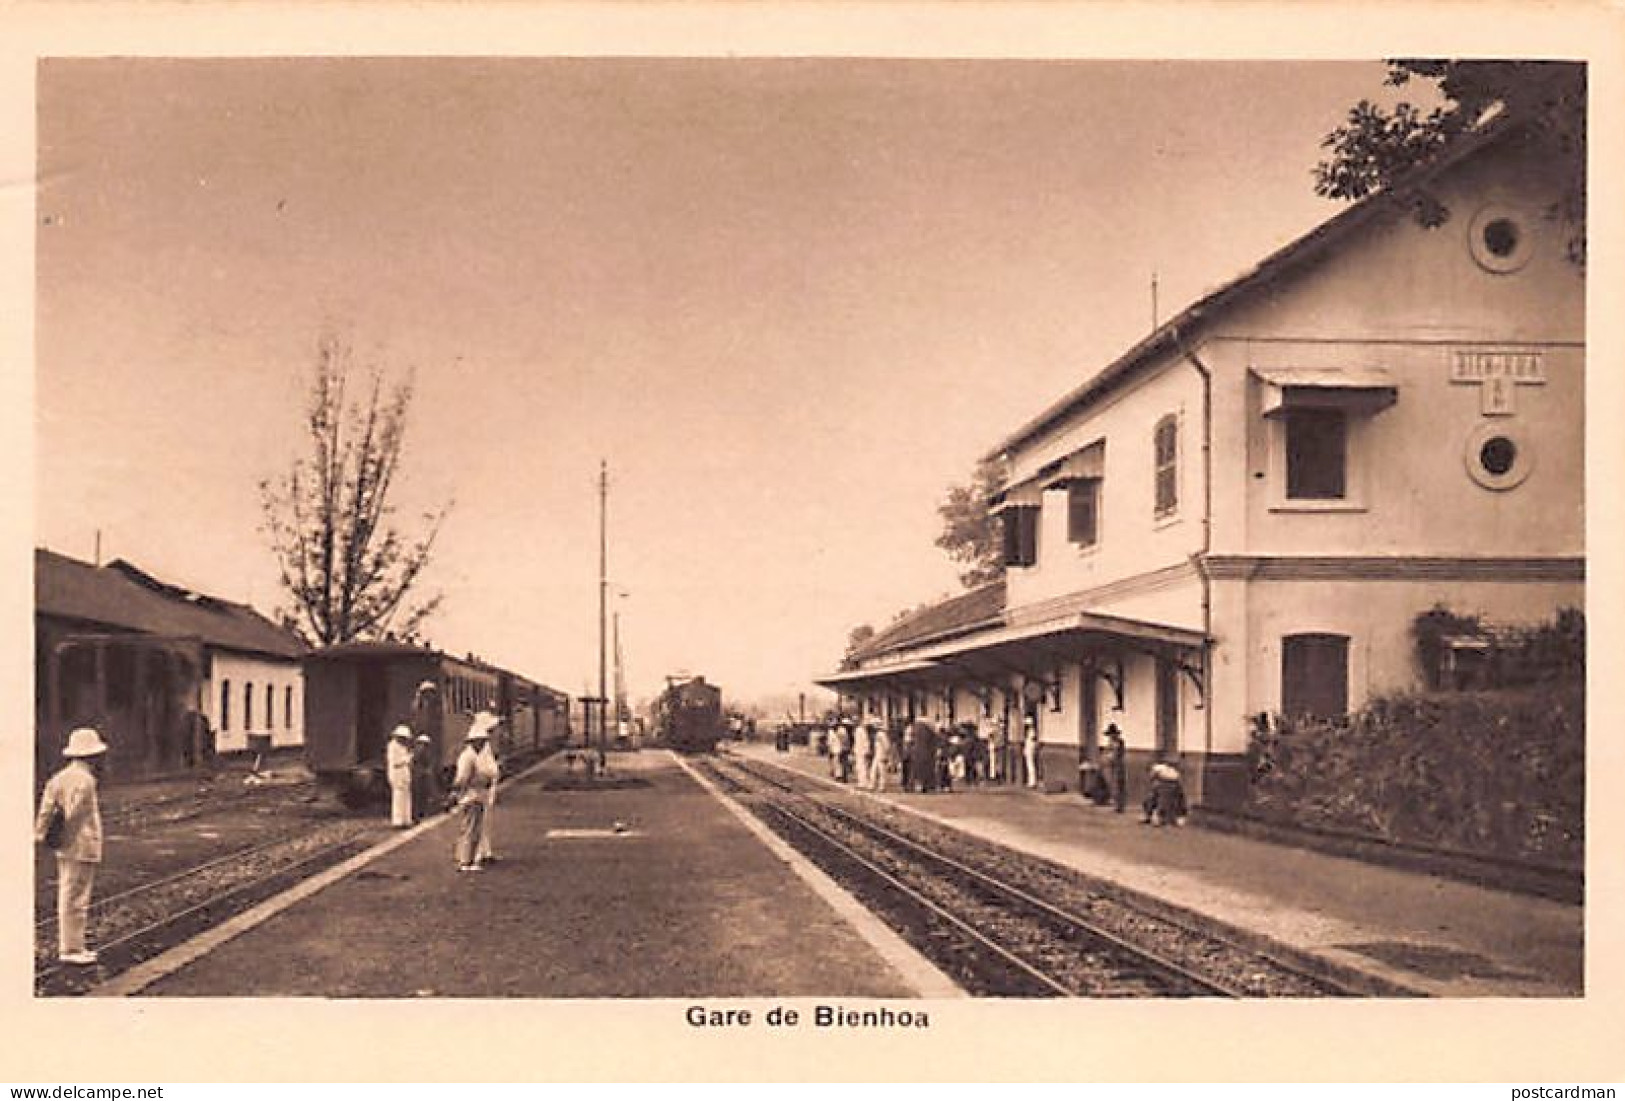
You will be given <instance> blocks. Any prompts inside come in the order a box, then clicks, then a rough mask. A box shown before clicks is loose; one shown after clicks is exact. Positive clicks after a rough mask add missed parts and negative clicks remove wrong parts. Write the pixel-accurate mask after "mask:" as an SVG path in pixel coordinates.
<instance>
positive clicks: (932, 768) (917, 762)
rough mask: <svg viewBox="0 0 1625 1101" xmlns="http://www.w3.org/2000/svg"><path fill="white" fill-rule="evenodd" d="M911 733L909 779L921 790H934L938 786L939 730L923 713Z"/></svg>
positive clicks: (911, 728) (910, 730)
mask: <svg viewBox="0 0 1625 1101" xmlns="http://www.w3.org/2000/svg"><path fill="white" fill-rule="evenodd" d="M909 735H910V737H911V739H912V741H911V743H910V746H909V761H908V771H909V779H910V781H911V783H912V785H913V786H914V787H915V788H917V789H918V790H919V791H922V792H926V791H934V790H936V786H937V732H936V731H935V730H934V729H932V727H931V724H930V723H929V722H927V721H926V719H925V716H924V715H921V716H920V717H919V718H917V719H915V720H914V725H913V726H911V727H909Z"/></svg>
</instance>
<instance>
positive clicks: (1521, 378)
mask: <svg viewBox="0 0 1625 1101" xmlns="http://www.w3.org/2000/svg"><path fill="white" fill-rule="evenodd" d="M1450 381H1451V382H1459V383H1476V384H1477V385H1478V388H1479V398H1480V402H1481V406H1480V410H1481V412H1482V413H1483V414H1484V415H1485V416H1487V417H1506V416H1511V415H1512V414H1513V413H1514V412H1516V411H1517V410H1516V408H1515V405H1514V400H1513V399H1514V398H1515V397H1516V395H1517V388H1518V387H1519V386H1540V385H1543V384H1544V383H1545V382H1546V368H1545V365H1544V364H1543V363H1542V362H1541V356H1540V353H1539V352H1526V351H1495V350H1489V349H1471V350H1469V349H1465V348H1457V349H1455V350H1454V351H1452V352H1451V354H1450Z"/></svg>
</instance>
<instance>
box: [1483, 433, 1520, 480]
mask: <svg viewBox="0 0 1625 1101" xmlns="http://www.w3.org/2000/svg"><path fill="white" fill-rule="evenodd" d="M1517 458H1518V445H1517V444H1515V443H1513V442H1512V441H1511V440H1509V439H1507V438H1506V437H1505V436H1496V437H1495V438H1494V439H1493V440H1489V441H1487V442H1486V443H1485V444H1484V446H1483V447H1481V448H1479V449H1478V461H1479V462H1480V463H1481V464H1483V466H1484V469H1485V470H1487V471H1489V472H1490V473H1491V474H1497V475H1499V474H1505V473H1506V472H1507V471H1509V470H1511V469H1512V465H1513V463H1514V462H1516V461H1517Z"/></svg>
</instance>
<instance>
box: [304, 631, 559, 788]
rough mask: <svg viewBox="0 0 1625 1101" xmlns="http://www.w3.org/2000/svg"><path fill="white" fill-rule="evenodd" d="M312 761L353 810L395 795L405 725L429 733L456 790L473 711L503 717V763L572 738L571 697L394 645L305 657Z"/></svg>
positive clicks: (433, 756) (469, 661)
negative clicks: (387, 762)
mask: <svg viewBox="0 0 1625 1101" xmlns="http://www.w3.org/2000/svg"><path fill="white" fill-rule="evenodd" d="M304 674H305V756H306V760H307V761H308V763H309V765H310V768H311V770H312V771H313V772H314V773H315V774H316V778H317V780H318V782H319V783H320V784H321V785H322V786H323V787H324V788H325V789H327V790H329V791H331V792H332V793H334V794H335V795H337V796H338V797H339V798H341V799H342V800H344V802H346V803H347V804H350V805H359V804H361V803H364V802H368V801H371V800H373V799H376V798H381V797H383V795H384V794H385V793H387V791H388V782H387V780H386V779H385V776H384V750H385V746H386V744H387V742H388V740H389V734H390V731H391V730H393V729H394V728H395V727H396V726H397V725H399V724H401V723H405V724H407V725H408V726H410V727H411V728H412V731H413V733H414V734H415V735H427V736H428V738H429V741H430V745H429V753H430V760H431V761H432V762H433V764H434V766H435V769H436V770H437V772H438V774H439V777H440V780H441V783H442V785H445V784H449V782H450V779H451V774H452V771H453V769H454V768H455V766H456V762H457V754H458V753H459V752H461V750H462V747H463V736H464V735H465V734H466V733H467V732H468V726H469V723H470V721H471V720H472V718H473V716H474V714H475V713H476V712H478V711H490V712H492V713H493V714H495V715H496V716H497V717H498V718H499V719H501V720H502V722H501V725H500V726H498V727H497V730H496V732H495V734H494V735H493V736H492V742H493V748H494V749H495V750H496V753H497V756H498V757H499V758H500V759H502V760H504V761H507V760H516V759H524V758H528V757H534V756H537V755H539V754H541V753H544V752H546V751H548V750H551V749H554V748H556V747H558V746H560V745H562V744H564V742H565V741H566V740H567V739H568V738H569V734H570V697H569V696H567V695H566V694H565V693H563V692H560V691H558V690H556V689H553V688H549V687H547V686H546V685H544V684H538V683H537V682H535V681H533V680H530V679H528V678H526V677H523V676H520V675H519V674H517V673H512V672H509V671H508V670H506V669H500V668H498V667H496V666H494V665H491V664H488V663H487V662H484V661H480V660H478V659H476V658H474V657H472V656H470V657H466V658H458V657H453V656H452V655H450V654H445V653H442V652H440V651H438V650H433V649H428V648H425V647H421V646H411V645H408V644H404V643H394V642H351V643H345V644H342V645H339V646H330V647H327V648H326V649H324V650H318V651H315V652H314V653H311V654H309V655H307V656H306V657H305V660H304Z"/></svg>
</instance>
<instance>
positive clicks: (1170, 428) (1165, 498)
mask: <svg viewBox="0 0 1625 1101" xmlns="http://www.w3.org/2000/svg"><path fill="white" fill-rule="evenodd" d="M1152 437H1153V438H1152V442H1153V450H1154V451H1155V454H1156V515H1157V516H1159V517H1162V516H1172V515H1173V514H1174V513H1175V512H1178V511H1179V415H1178V414H1177V413H1169V414H1168V415H1167V416H1166V417H1163V418H1162V419H1161V420H1159V421H1158V422H1157V427H1156V431H1155V432H1154V433H1153V434H1152Z"/></svg>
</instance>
